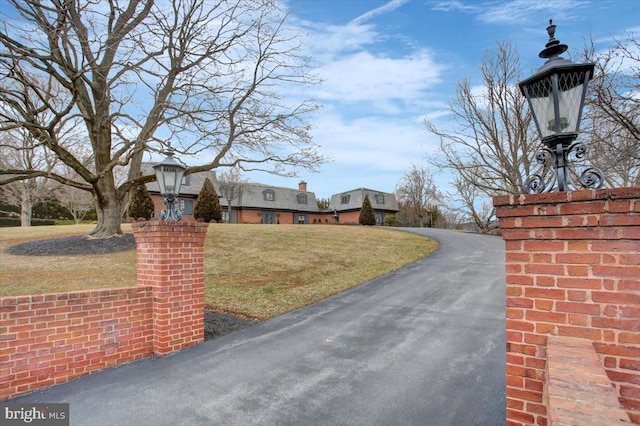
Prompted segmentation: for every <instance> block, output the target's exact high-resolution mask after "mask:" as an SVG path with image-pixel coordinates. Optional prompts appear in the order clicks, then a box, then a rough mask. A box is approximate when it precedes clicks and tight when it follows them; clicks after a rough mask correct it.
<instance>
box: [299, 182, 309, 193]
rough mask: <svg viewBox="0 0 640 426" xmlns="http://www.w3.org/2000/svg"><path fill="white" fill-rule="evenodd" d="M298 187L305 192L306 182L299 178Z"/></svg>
mask: <svg viewBox="0 0 640 426" xmlns="http://www.w3.org/2000/svg"><path fill="white" fill-rule="evenodd" d="M298 189H299V190H300V191H304V192H306V191H307V182H305V181H303V180H301V181H300V183H299V184H298Z"/></svg>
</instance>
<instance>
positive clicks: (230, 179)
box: [217, 167, 243, 223]
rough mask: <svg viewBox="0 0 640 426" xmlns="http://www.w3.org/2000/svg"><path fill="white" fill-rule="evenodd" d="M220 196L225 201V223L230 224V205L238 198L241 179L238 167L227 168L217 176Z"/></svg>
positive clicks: (240, 189)
mask: <svg viewBox="0 0 640 426" xmlns="http://www.w3.org/2000/svg"><path fill="white" fill-rule="evenodd" d="M217 177H218V182H219V183H220V195H221V196H222V197H224V198H225V199H226V200H227V223H231V203H232V202H233V200H235V199H236V198H238V197H239V196H240V191H242V182H243V181H242V177H241V176H240V170H239V169H238V167H232V168H229V169H227V170H225V171H223V172H221V173H219V174H218V176H217Z"/></svg>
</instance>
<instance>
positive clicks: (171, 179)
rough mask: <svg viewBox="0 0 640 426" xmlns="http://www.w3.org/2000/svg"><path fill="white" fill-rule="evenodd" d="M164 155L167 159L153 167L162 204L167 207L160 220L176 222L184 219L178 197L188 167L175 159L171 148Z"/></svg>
mask: <svg viewBox="0 0 640 426" xmlns="http://www.w3.org/2000/svg"><path fill="white" fill-rule="evenodd" d="M163 154H164V155H166V158H165V159H164V160H162V161H161V162H159V163H158V164H156V165H155V166H153V169H154V171H155V173H156V180H157V181H158V186H159V187H160V193H161V194H162V196H163V197H164V200H163V201H162V202H163V203H164V205H165V206H167V209H166V210H163V211H162V212H160V220H166V221H174V222H175V221H178V220H180V218H181V217H182V211H181V210H180V208H179V207H178V200H177V198H176V197H177V196H178V195H179V194H180V186H182V178H183V177H184V171H185V169H186V167H185V166H183V165H182V164H181V163H180V162H178V161H177V160H176V159H175V158H173V155H174V153H173V151H172V150H171V148H169V149H168V150H167V151H165V152H164V153H163Z"/></svg>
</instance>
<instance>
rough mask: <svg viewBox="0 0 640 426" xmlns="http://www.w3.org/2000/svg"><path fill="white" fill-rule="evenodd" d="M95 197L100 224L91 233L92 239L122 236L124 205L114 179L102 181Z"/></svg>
mask: <svg viewBox="0 0 640 426" xmlns="http://www.w3.org/2000/svg"><path fill="white" fill-rule="evenodd" d="M96 194H97V195H95V206H96V213H97V215H98V224H97V225H96V227H95V228H94V229H93V231H91V232H90V233H89V236H90V237H91V238H109V237H114V236H118V235H122V227H121V224H122V209H121V207H122V205H121V200H120V196H119V194H118V191H117V190H116V188H115V183H114V182H113V177H112V176H110V177H106V176H105V178H104V179H102V181H100V184H99V185H98V187H97V190H96Z"/></svg>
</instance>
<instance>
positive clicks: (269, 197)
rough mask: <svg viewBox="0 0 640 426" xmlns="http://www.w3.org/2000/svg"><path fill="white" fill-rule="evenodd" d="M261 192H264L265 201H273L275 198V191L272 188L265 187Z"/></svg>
mask: <svg viewBox="0 0 640 426" xmlns="http://www.w3.org/2000/svg"><path fill="white" fill-rule="evenodd" d="M262 194H264V200H265V201H275V200H276V192H275V191H274V190H273V189H267V190H265V191H264V192H263V193H262Z"/></svg>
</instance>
